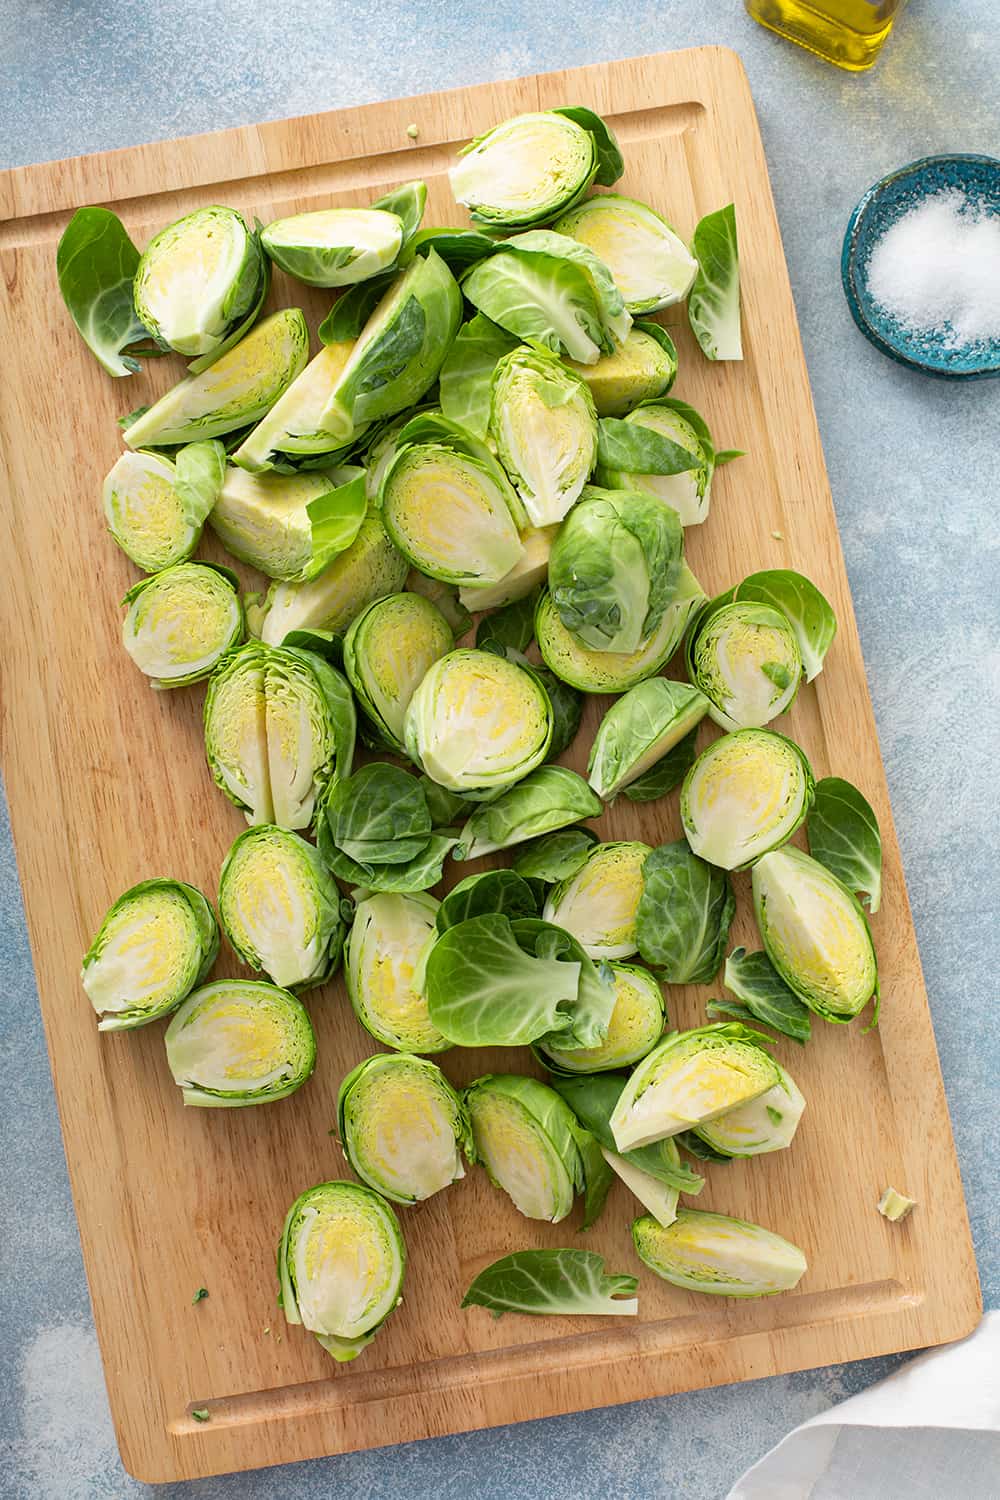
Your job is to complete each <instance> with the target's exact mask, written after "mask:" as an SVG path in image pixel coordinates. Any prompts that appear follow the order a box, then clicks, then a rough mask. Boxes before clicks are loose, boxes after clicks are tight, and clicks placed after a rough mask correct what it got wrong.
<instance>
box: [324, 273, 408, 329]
mask: <svg viewBox="0 0 1000 1500" xmlns="http://www.w3.org/2000/svg"><path fill="white" fill-rule="evenodd" d="M395 275H396V272H395V271H394V270H393V271H382V272H381V273H380V274H379V275H378V276H372V277H370V278H369V280H368V281H359V282H358V284H357V286H352V287H349V288H348V290H347V291H346V292H344V293H343V295H342V296H340V297H338V298H337V300H336V302H335V303H334V304H333V306H332V307H331V309H330V311H329V312H328V313H327V315H326V317H325V318H324V319H323V321H322V323H321V324H320V325H319V337H320V342H321V343H323V344H343V343H347V342H348V341H349V340H351V339H356V338H357V337H358V334H359V333H360V332H361V330H362V328H364V326H365V324H366V323H367V322H368V319H369V318H370V317H371V315H372V313H373V312H374V311H375V309H376V307H377V306H378V304H379V302H381V300H382V296H383V294H384V293H385V292H386V291H387V289H388V288H389V286H390V285H391V283H392V281H393V280H394V278H395Z"/></svg>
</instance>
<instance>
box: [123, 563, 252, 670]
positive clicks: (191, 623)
mask: <svg viewBox="0 0 1000 1500" xmlns="http://www.w3.org/2000/svg"><path fill="white" fill-rule="evenodd" d="M236 583H237V580H236V576H235V574H233V573H230V571H229V569H228V568H215V567H211V566H210V565H209V564H208V563H191V562H184V563H176V564H175V565H174V566H173V567H172V568H164V569H163V571H162V572H160V573H153V574H151V575H150V576H149V577H148V578H143V579H142V580H141V581H140V582H139V583H137V584H136V585H135V586H134V587H133V588H130V589H129V591H128V593H127V594H126V595H125V598H124V599H123V601H122V603H123V604H127V605H128V610H127V611H126V614H125V620H124V623H123V625H122V644H123V645H124V647H125V650H126V651H127V652H128V654H129V656H131V658H132V660H133V661H134V662H135V664H136V666H137V667H138V668H139V670H140V672H144V673H145V674H146V676H147V677H149V678H150V679H151V685H152V686H153V687H154V688H173V687H187V685H188V684H189V683H192V682H200V681H201V679H202V678H203V677H208V676H209V675H210V674H211V673H212V671H213V670H214V669H215V667H216V666H217V665H218V663H219V661H220V660H221V659H222V657H223V656H225V654H226V652H227V651H230V650H232V648H233V647H234V646H238V645H239V643H240V641H241V640H242V639H243V606H242V604H241V603H240V597H239V594H238V593H237V592H236Z"/></svg>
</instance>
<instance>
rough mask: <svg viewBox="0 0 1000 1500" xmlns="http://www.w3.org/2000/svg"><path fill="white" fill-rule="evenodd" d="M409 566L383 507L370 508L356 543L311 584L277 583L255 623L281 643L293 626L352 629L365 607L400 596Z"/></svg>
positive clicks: (269, 640) (276, 643)
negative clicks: (388, 528)
mask: <svg viewBox="0 0 1000 1500" xmlns="http://www.w3.org/2000/svg"><path fill="white" fill-rule="evenodd" d="M408 571H409V564H408V562H407V560H406V558H405V557H404V556H403V554H402V553H401V552H397V550H396V548H395V547H394V546H393V544H392V542H391V541H390V540H389V536H388V534H387V532H386V529H385V527H384V526H383V525H382V520H381V517H380V516H379V514H378V511H376V510H373V509H371V508H369V510H368V514H367V515H366V516H365V519H364V520H363V521H362V523H361V525H360V527H359V528H358V534H357V536H356V537H355V539H354V541H353V542H352V543H351V545H350V546H349V547H348V548H347V550H346V552H341V553H340V554H339V555H338V556H337V557H335V558H334V559H333V562H331V563H328V564H327V566H326V567H325V568H324V569H323V571H322V573H319V574H318V575H317V576H316V577H315V578H311V579H309V581H308V582H307V583H274V584H272V585H271V587H270V588H269V589H268V591H267V597H266V599H265V600H264V603H263V605H262V607H261V609H260V611H259V613H258V615H257V617H256V621H255V622H252V625H253V624H255V625H256V628H257V629H258V630H259V631H260V635H261V639H262V640H263V641H265V642H266V643H267V644H268V645H272V646H280V644H281V642H282V641H283V640H284V639H285V637H286V635H288V634H289V633H290V632H291V631H293V630H331V631H334V632H336V633H338V634H339V633H340V632H342V631H344V630H346V629H347V627H348V625H350V624H351V622H352V620H355V619H357V617H358V615H360V613H361V611H362V610H363V609H365V608H366V607H367V605H369V604H372V603H373V602H374V601H375V600H376V599H381V598H382V597H383V596H384V595H385V594H395V593H396V592H397V591H398V590H399V589H401V588H402V587H403V584H404V583H405V582H406V575H407V572H408Z"/></svg>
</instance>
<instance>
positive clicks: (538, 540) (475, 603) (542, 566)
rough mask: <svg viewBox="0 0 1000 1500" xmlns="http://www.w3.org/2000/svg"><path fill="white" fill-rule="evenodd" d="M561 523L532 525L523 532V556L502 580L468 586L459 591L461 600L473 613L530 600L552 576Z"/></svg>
mask: <svg viewBox="0 0 1000 1500" xmlns="http://www.w3.org/2000/svg"><path fill="white" fill-rule="evenodd" d="M558 531H559V528H558V526H543V527H542V528H541V529H540V530H536V529H535V528H534V527H529V529H528V530H527V531H522V532H521V555H520V557H519V558H518V560H517V562H516V563H515V564H514V566H513V567H512V568H511V570H510V572H509V573H505V574H504V576H503V577H502V578H501V579H500V581H499V582H498V583H484V584H476V585H475V587H472V586H470V585H466V586H465V587H464V588H462V589H460V590H459V594H458V597H459V600H460V602H461V603H462V604H463V605H464V606H465V608H466V609H467V610H470V611H471V612H472V614H474V615H475V614H479V613H481V612H482V611H483V610H486V609H505V608H506V606H507V605H508V604H516V603H517V602H518V600H519V599H526V598H527V597H528V595H529V594H530V593H533V592H534V590H535V589H536V588H538V587H539V585H540V584H543V583H544V582H545V580H546V578H548V576H549V554H550V553H551V551H552V543H553V542H554V541H555V539H556V536H557V534H558Z"/></svg>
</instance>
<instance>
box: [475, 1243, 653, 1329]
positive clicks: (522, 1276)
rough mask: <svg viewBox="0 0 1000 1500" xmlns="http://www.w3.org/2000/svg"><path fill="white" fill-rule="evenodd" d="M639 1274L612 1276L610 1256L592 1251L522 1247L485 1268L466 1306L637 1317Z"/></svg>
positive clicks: (498, 1310) (498, 1311)
mask: <svg viewBox="0 0 1000 1500" xmlns="http://www.w3.org/2000/svg"><path fill="white" fill-rule="evenodd" d="M638 1287H639V1283H638V1281H637V1280H636V1278H635V1277H634V1276H618V1275H606V1274H605V1271H604V1257H603V1256H602V1255H596V1254H595V1253H594V1252H593V1251H592V1250H519V1251H517V1252H516V1253H515V1254H514V1255H505V1256H504V1257H503V1259H502V1260H497V1261H494V1262H493V1264H492V1265H491V1266H487V1267H486V1269H485V1270H484V1271H480V1273H479V1275H478V1276H477V1277H476V1279H475V1281H474V1282H473V1283H472V1285H471V1286H470V1287H469V1290H468V1291H467V1292H466V1294H465V1296H464V1297H463V1299H462V1306H463V1307H473V1306H478V1307H487V1308H489V1310H490V1312H492V1313H493V1315H494V1317H497V1318H500V1317H502V1316H503V1314H504V1313H508V1312H519V1313H532V1314H540V1313H577V1314H586V1315H588V1316H589V1315H592V1314H595V1313H607V1314H612V1315H617V1316H622V1315H626V1316H634V1315H635V1314H636V1313H637V1312H638V1311H639V1300H638V1298H637V1297H636V1296H635V1295H634V1294H635V1292H636V1291H637V1290H638Z"/></svg>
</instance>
